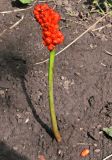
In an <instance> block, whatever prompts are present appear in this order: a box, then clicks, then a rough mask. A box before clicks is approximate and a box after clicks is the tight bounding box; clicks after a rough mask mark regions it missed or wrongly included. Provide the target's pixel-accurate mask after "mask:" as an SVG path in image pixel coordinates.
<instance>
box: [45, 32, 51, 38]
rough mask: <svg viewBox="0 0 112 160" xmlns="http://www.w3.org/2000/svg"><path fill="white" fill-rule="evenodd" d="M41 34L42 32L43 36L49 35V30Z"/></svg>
mask: <svg viewBox="0 0 112 160" xmlns="http://www.w3.org/2000/svg"><path fill="white" fill-rule="evenodd" d="M43 34H44V36H47V37H50V36H51V32H49V31H45V32H43Z"/></svg>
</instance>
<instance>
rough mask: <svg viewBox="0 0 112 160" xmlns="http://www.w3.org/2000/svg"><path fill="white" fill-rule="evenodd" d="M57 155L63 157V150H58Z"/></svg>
mask: <svg viewBox="0 0 112 160" xmlns="http://www.w3.org/2000/svg"><path fill="white" fill-rule="evenodd" d="M58 156H60V157H63V152H62V150H61V149H59V150H58Z"/></svg>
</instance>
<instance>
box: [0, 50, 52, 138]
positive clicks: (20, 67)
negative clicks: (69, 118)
mask: <svg viewBox="0 0 112 160" xmlns="http://www.w3.org/2000/svg"><path fill="white" fill-rule="evenodd" d="M1 55H2V56H0V70H4V74H7V73H8V74H11V76H13V77H14V78H15V79H16V78H18V79H20V82H21V86H22V89H23V93H24V95H25V97H26V101H27V103H28V106H29V107H30V109H31V112H32V114H33V116H34V118H35V120H36V121H37V122H38V123H39V124H40V125H41V127H42V128H44V129H45V131H46V132H47V133H48V134H49V136H50V137H52V138H53V139H54V136H53V133H52V130H51V129H50V128H49V127H48V126H47V124H45V123H44V122H43V121H42V120H41V118H40V117H39V115H38V114H37V112H36V109H35V107H34V106H33V104H32V101H31V99H30V96H29V94H28V93H27V88H26V85H25V82H26V81H27V80H26V78H25V75H26V74H27V72H28V65H27V62H26V60H25V59H23V58H21V57H20V56H17V55H18V54H17V55H16V54H12V53H5V54H1Z"/></svg>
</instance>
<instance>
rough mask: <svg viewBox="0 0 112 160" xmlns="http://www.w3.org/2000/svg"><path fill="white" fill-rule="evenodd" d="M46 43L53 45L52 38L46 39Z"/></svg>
mask: <svg viewBox="0 0 112 160" xmlns="http://www.w3.org/2000/svg"><path fill="white" fill-rule="evenodd" d="M45 42H46V43H47V44H48V45H49V44H51V43H52V39H51V38H50V37H47V38H46V37H45Z"/></svg>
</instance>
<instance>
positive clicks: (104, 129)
mask: <svg viewBox="0 0 112 160" xmlns="http://www.w3.org/2000/svg"><path fill="white" fill-rule="evenodd" d="M103 131H104V132H105V133H106V134H107V135H108V136H110V137H112V127H110V128H103Z"/></svg>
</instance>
